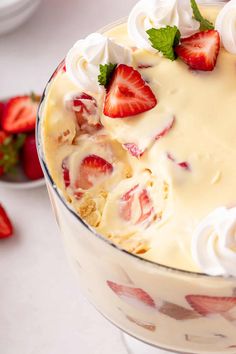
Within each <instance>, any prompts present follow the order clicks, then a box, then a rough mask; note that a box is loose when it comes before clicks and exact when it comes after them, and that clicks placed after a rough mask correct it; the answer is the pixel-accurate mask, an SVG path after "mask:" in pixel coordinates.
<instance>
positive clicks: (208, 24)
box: [190, 0, 214, 31]
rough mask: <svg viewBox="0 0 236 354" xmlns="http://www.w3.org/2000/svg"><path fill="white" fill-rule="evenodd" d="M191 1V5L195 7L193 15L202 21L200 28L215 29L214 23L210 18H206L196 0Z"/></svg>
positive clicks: (203, 29)
mask: <svg viewBox="0 0 236 354" xmlns="http://www.w3.org/2000/svg"><path fill="white" fill-rule="evenodd" d="M190 2H191V7H192V9H193V17H194V19H195V20H196V21H198V22H200V30H201V31H206V30H213V29H214V25H213V23H211V22H210V21H209V20H207V19H206V18H204V17H203V16H202V14H201V12H200V10H199V8H198V6H197V3H196V1H195V0H190Z"/></svg>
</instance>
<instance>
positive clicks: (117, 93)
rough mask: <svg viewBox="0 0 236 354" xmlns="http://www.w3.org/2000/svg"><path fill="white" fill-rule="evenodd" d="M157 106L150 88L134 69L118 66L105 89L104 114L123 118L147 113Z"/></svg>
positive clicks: (122, 65)
mask: <svg viewBox="0 0 236 354" xmlns="http://www.w3.org/2000/svg"><path fill="white" fill-rule="evenodd" d="M156 104H157V99H156V97H155V95H154V93H153V92H152V90H151V88H150V87H149V86H148V85H147V84H146V82H145V81H144V80H143V79H142V77H141V75H140V73H139V72H138V71H137V70H135V69H134V68H132V67H130V66H127V65H124V64H120V65H118V66H117V68H116V69H115V71H114V74H113V77H112V79H111V82H110V84H109V86H108V89H107V95H106V99H105V105H104V114H105V115H106V116H108V117H110V118H125V117H130V116H134V115H137V114H139V113H142V112H146V111H149V110H150V109H152V108H154V107H155V106H156Z"/></svg>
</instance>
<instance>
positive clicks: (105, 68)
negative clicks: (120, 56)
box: [98, 63, 117, 87]
mask: <svg viewBox="0 0 236 354" xmlns="http://www.w3.org/2000/svg"><path fill="white" fill-rule="evenodd" d="M116 67H117V64H112V63H110V64H105V65H102V64H101V65H100V66H99V69H100V74H99V75H98V82H99V84H100V85H102V86H105V87H107V86H108V84H109V82H110V79H111V77H112V74H113V72H114V70H115V68H116Z"/></svg>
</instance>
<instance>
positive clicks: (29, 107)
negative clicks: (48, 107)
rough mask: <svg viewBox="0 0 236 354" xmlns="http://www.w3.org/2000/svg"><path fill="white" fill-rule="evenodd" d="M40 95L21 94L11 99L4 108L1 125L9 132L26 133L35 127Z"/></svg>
mask: <svg viewBox="0 0 236 354" xmlns="http://www.w3.org/2000/svg"><path fill="white" fill-rule="evenodd" d="M39 101H40V97H39V96H36V95H34V94H32V95H31V96H19V97H14V98H12V99H10V100H9V101H8V102H7V103H6V105H5V108H4V112H3V116H2V120H1V125H2V128H3V130H5V131H6V132H8V133H12V134H16V133H25V132H30V131H33V130H34V129H35V123H36V116H37V110H38V105H39Z"/></svg>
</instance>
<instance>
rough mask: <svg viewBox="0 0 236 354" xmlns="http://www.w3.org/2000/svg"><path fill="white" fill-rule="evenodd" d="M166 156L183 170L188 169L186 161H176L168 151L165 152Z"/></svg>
mask: <svg viewBox="0 0 236 354" xmlns="http://www.w3.org/2000/svg"><path fill="white" fill-rule="evenodd" d="M167 158H168V159H169V160H171V161H172V162H174V163H175V164H176V165H177V166H179V167H181V168H182V169H183V170H186V171H190V166H189V163H188V162H186V161H183V162H176V159H175V158H174V157H173V156H172V155H171V154H169V153H168V154H167Z"/></svg>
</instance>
